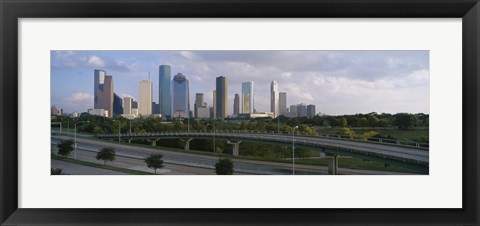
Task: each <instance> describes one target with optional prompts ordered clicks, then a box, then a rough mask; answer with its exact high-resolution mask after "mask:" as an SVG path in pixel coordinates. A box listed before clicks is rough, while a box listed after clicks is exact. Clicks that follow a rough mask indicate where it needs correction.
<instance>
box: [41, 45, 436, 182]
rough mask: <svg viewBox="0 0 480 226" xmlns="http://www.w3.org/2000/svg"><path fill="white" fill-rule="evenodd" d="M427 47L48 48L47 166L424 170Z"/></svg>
mask: <svg viewBox="0 0 480 226" xmlns="http://www.w3.org/2000/svg"><path fill="white" fill-rule="evenodd" d="M429 81H430V71H429V52H428V51H68V50H62V51H51V112H50V113H51V114H50V115H51V174H52V175H72V174H73V175H98V174H100V175H129V174H130V175H131V174H133V175H144V174H150V175H210V174H216V175H323V174H330V175H338V174H349V175H361V174H367V175H407V174H408V175H416V174H421V175H425V174H429V108H430V103H429V102H430V97H429Z"/></svg>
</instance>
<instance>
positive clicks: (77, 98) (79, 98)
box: [66, 92, 93, 103]
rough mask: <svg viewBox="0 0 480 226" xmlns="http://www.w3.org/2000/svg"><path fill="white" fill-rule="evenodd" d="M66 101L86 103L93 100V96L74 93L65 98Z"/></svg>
mask: <svg viewBox="0 0 480 226" xmlns="http://www.w3.org/2000/svg"><path fill="white" fill-rule="evenodd" d="M66 100H67V101H69V102H74V103H83V102H87V101H92V100H93V94H91V93H83V92H78V93H74V94H72V95H70V96H68V97H67V98H66Z"/></svg>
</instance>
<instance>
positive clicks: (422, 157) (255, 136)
mask: <svg viewBox="0 0 480 226" xmlns="http://www.w3.org/2000/svg"><path fill="white" fill-rule="evenodd" d="M158 134H159V135H158V136H157V137H162V136H163V137H169V136H170V137H172V136H174V137H192V138H194V137H213V133H211V132H191V133H185V132H178V133H175V132H174V133H168V132H167V133H158ZM136 135H137V136H139V137H142V135H141V134H136ZM123 136H124V137H125V136H128V134H123ZM148 136H149V134H147V135H145V137H148ZM151 136H152V137H155V134H153V135H151ZM215 136H216V137H217V138H221V137H224V138H231V139H237V140H242V139H243V140H265V141H274V142H281V143H288V144H290V143H292V140H293V137H292V135H283V134H271V133H223V132H217V133H215ZM295 143H296V144H301V145H310V146H323V147H328V148H341V149H345V150H352V151H357V152H363V153H369V154H375V155H377V156H385V157H387V156H389V157H396V158H400V159H408V160H413V161H416V162H418V163H421V164H428V162H429V151H428V150H420V149H417V148H415V147H409V146H398V145H391V144H385V143H374V142H361V141H356V140H344V139H335V138H324V137H314V136H311V137H309V136H295Z"/></svg>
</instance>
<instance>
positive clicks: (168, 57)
mask: <svg viewBox="0 0 480 226" xmlns="http://www.w3.org/2000/svg"><path fill="white" fill-rule="evenodd" d="M162 64H168V65H171V66H172V78H173V76H174V75H175V74H177V73H182V74H184V75H185V76H186V77H187V79H188V80H190V99H191V100H190V102H191V103H192V106H191V108H192V110H193V102H194V98H195V93H205V100H206V102H207V104H208V105H212V104H213V99H212V98H213V97H212V96H213V95H212V91H213V90H214V89H215V78H216V77H218V76H226V77H227V78H228V106H229V108H228V111H229V113H230V114H231V113H232V112H233V97H234V95H235V93H241V83H242V82H244V81H254V83H255V84H254V95H255V108H256V109H257V111H269V110H270V102H269V98H270V94H269V92H270V83H271V81H272V80H276V81H277V82H278V84H279V90H280V92H287V105H288V106H290V105H292V104H299V103H305V104H315V105H316V110H317V113H318V112H321V113H324V114H329V115H340V114H355V113H369V112H377V113H398V112H409V113H420V112H422V113H429V112H430V111H429V109H430V104H429V103H430V95H429V80H430V72H429V52H428V51H51V103H52V105H56V106H57V107H60V108H63V109H64V112H67V113H70V112H73V111H76V112H84V111H86V110H87V109H88V108H93V90H94V87H93V86H94V85H93V84H94V81H93V80H94V75H93V70H94V69H103V70H105V71H106V72H107V74H108V75H112V76H113V81H114V91H115V93H117V94H118V95H120V96H133V97H134V98H135V99H137V98H138V95H139V82H140V80H143V79H148V78H149V73H150V79H151V80H152V82H153V100H154V101H155V102H158V67H159V65H162Z"/></svg>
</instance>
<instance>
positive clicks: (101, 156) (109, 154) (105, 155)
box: [95, 148, 115, 165]
mask: <svg viewBox="0 0 480 226" xmlns="http://www.w3.org/2000/svg"><path fill="white" fill-rule="evenodd" d="M95 158H96V159H97V160H103V165H106V164H107V161H113V160H115V150H114V149H113V148H102V150H100V152H98V153H97V156H96V157H95Z"/></svg>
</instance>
